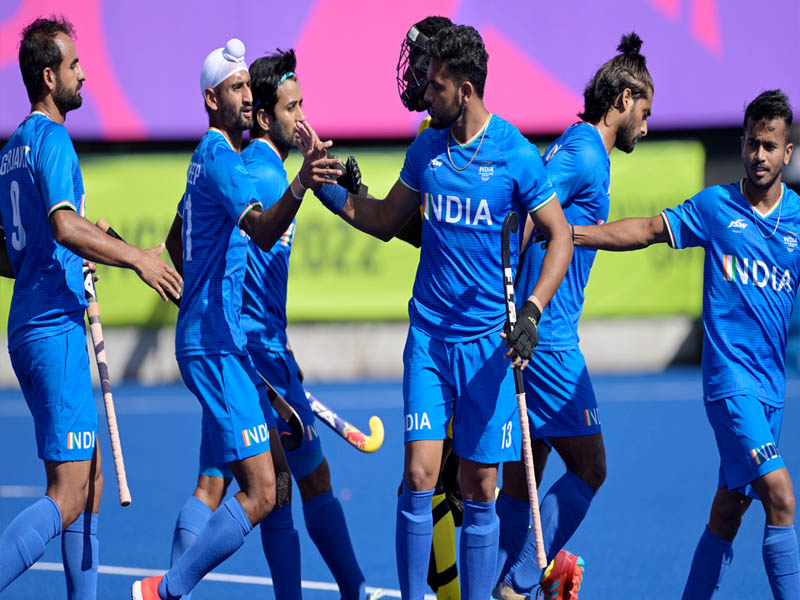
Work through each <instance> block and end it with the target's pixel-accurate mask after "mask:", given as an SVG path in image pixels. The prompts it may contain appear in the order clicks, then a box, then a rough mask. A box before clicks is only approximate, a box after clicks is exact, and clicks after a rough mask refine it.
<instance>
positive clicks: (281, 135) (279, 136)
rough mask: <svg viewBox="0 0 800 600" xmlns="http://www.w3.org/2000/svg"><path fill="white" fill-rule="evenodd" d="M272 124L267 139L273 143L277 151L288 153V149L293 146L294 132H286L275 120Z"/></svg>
mask: <svg viewBox="0 0 800 600" xmlns="http://www.w3.org/2000/svg"><path fill="white" fill-rule="evenodd" d="M274 125H275V126H274V127H270V128H269V139H270V140H272V143H273V144H275V147H276V148H277V149H278V152H280V153H281V154H289V151H290V150H291V149H292V148H294V133H289V132H287V131H286V130H285V128H284V127H283V125H282V124H280V123H278V121H277V120H276V121H274Z"/></svg>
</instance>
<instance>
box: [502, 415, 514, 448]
mask: <svg viewBox="0 0 800 600" xmlns="http://www.w3.org/2000/svg"><path fill="white" fill-rule="evenodd" d="M513 426H514V421H509V422H508V423H506V424H505V425H503V427H502V429H503V433H502V436H501V439H500V449H501V450H505V449H506V448H511V428H512V427H513Z"/></svg>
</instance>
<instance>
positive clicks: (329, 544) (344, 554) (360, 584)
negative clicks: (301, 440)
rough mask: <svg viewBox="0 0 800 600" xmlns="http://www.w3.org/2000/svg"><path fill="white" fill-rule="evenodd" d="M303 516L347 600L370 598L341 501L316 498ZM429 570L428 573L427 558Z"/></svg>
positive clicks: (330, 496) (326, 495)
mask: <svg viewBox="0 0 800 600" xmlns="http://www.w3.org/2000/svg"><path fill="white" fill-rule="evenodd" d="M430 498H431V496H428V513H429V514H430ZM303 516H304V517H305V521H306V528H307V529H308V535H309V537H311V539H312V541H313V542H314V544H315V545H316V546H317V549H318V550H319V553H320V555H321V556H322V559H323V560H324V561H325V564H326V565H328V568H329V569H330V570H331V574H332V575H333V578H334V579H335V580H336V583H337V585H338V586H339V592H340V593H341V595H342V598H343V600H359V599H360V600H363V599H364V598H365V597H366V584H365V580H364V575H363V574H362V573H361V569H360V568H359V566H358V561H357V560H356V555H355V552H353V544H352V542H351V541H350V533H349V532H348V530H347V523H346V521H345V519H344V511H343V510H342V505H341V503H340V502H339V500H338V499H337V498H336V497H335V496H334V495H333V492H325V493H324V494H320V495H319V496H314V497H313V498H311V499H310V500H308V501H307V502H306V503H305V504H303ZM432 528H433V521H431V531H432V530H433V529H432ZM429 543H430V542H429ZM425 568H426V573H427V568H428V563H427V556H426V562H425ZM276 592H277V589H276ZM276 595H277V593H276ZM278 597H280V596H278Z"/></svg>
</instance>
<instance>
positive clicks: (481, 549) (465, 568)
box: [460, 498, 500, 600]
mask: <svg viewBox="0 0 800 600" xmlns="http://www.w3.org/2000/svg"><path fill="white" fill-rule="evenodd" d="M499 535H500V522H499V521H498V520H497V514H496V513H495V511H494V502H476V501H475V500H467V499H466V498H465V499H464V520H463V522H462V524H461V548H460V559H461V598H462V600H486V598H489V597H491V594H492V587H494V585H493V582H494V579H493V577H494V573H495V569H496V566H497V542H498V538H499Z"/></svg>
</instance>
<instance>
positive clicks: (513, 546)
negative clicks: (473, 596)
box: [493, 492, 531, 583]
mask: <svg viewBox="0 0 800 600" xmlns="http://www.w3.org/2000/svg"><path fill="white" fill-rule="evenodd" d="M495 510H496V511H497V518H498V519H500V546H499V548H498V551H497V570H496V573H495V576H494V580H493V581H494V583H498V582H500V581H502V580H503V578H504V577H505V576H506V574H507V573H508V570H509V569H510V568H511V565H512V564H513V563H514V561H515V560H516V559H517V557H518V556H519V555H520V553H521V552H522V548H523V546H524V545H525V539H526V538H527V537H528V528H529V527H530V524H531V507H530V504H528V503H527V502H522V501H520V500H517V499H515V498H512V497H511V496H507V495H506V494H504V493H502V492H500V493H499V494H498V495H497V502H495Z"/></svg>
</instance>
